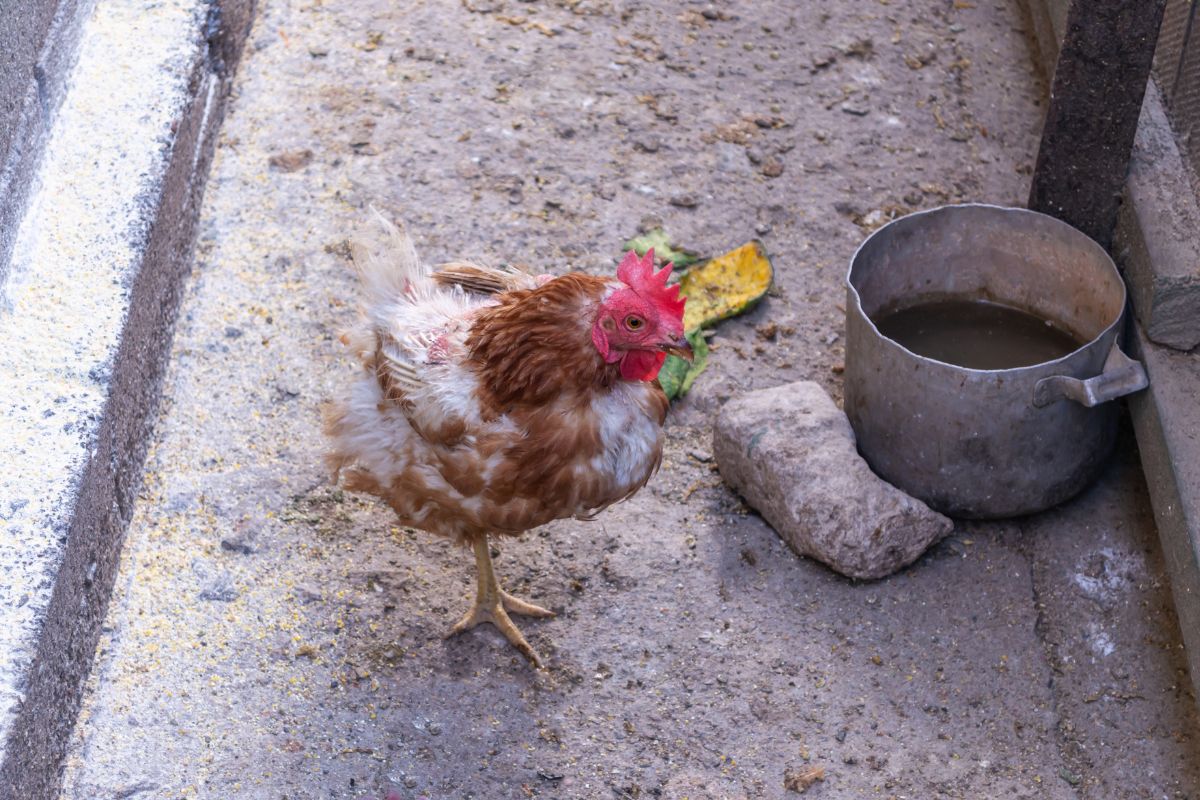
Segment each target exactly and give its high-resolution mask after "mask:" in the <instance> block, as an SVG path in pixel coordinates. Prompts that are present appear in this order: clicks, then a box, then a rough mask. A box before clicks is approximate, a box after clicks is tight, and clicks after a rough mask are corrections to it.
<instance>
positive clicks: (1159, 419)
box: [1026, 0, 1200, 696]
mask: <svg viewBox="0 0 1200 800" xmlns="http://www.w3.org/2000/svg"><path fill="white" fill-rule="evenodd" d="M1026 9H1027V11H1028V12H1029V16H1030V19H1031V21H1032V22H1033V28H1034V37H1035V40H1036V52H1037V53H1038V55H1039V57H1040V60H1041V66H1042V68H1043V69H1044V70H1045V71H1046V72H1052V71H1053V69H1054V59H1055V57H1056V54H1057V41H1058V38H1057V37H1058V34H1057V31H1061V29H1062V24H1063V19H1062V18H1063V17H1064V16H1065V14H1064V13H1063V12H1064V10H1065V5H1064V4H1060V3H1055V2H1049V3H1047V2H1043V1H1042V0H1026ZM1194 185H1195V184H1194V183H1193V182H1192V176H1191V175H1189V173H1188V169H1187V167H1186V166H1185V159H1184V158H1183V156H1182V154H1181V153H1180V151H1179V146H1178V144H1177V142H1176V139H1175V136H1174V134H1173V132H1172V131H1171V127H1170V123H1169V121H1168V119H1167V116H1166V113H1165V110H1164V109H1163V103H1162V97H1161V95H1160V93H1159V91H1158V89H1157V87H1156V86H1155V85H1154V83H1153V82H1151V85H1150V86H1149V87H1148V88H1147V92H1146V99H1145V101H1144V103H1143V105H1142V114H1141V118H1140V121H1139V125H1138V132H1137V138H1136V140H1135V142H1134V150H1133V157H1132V159H1131V161H1130V167H1129V177H1128V178H1127V180H1126V185H1125V196H1124V199H1123V202H1122V205H1121V210H1120V213H1119V216H1118V220H1117V231H1116V238H1115V241H1114V246H1113V250H1114V256H1115V260H1116V262H1117V266H1119V267H1120V268H1121V271H1122V272H1123V273H1124V274H1125V277H1126V279H1127V281H1128V282H1129V284H1130V298H1131V300H1132V302H1133V305H1134V309H1135V311H1136V312H1137V319H1136V321H1133V322H1131V324H1130V329H1131V330H1132V335H1131V336H1128V337H1127V340H1128V341H1129V344H1130V351H1131V354H1132V355H1133V356H1134V357H1136V358H1138V359H1140V360H1141V361H1142V363H1143V364H1144V365H1145V367H1146V372H1147V374H1148V375H1149V377H1150V388H1149V389H1147V390H1146V391H1144V392H1141V393H1139V394H1136V395H1133V396H1131V397H1130V400H1129V409H1130V412H1131V414H1132V416H1133V424H1134V430H1135V432H1136V434H1137V441H1138V450H1139V452H1140V456H1141V461H1142V470H1143V472H1144V473H1145V476H1146V484H1147V486H1148V488H1149V491H1150V499H1151V504H1152V506H1153V508H1154V517H1155V522H1156V525H1157V527H1158V535H1159V539H1160V540H1161V542H1162V548H1163V554H1164V556H1165V558H1166V563H1167V567H1168V571H1169V572H1170V575H1171V590H1172V593H1173V595H1174V598H1175V609H1176V612H1177V614H1178V616H1179V627H1180V630H1181V633H1182V635H1183V641H1184V647H1185V648H1186V650H1187V656H1188V667H1189V671H1190V672H1191V678H1192V684H1193V686H1194V687H1195V689H1196V693H1197V696H1200V436H1198V434H1197V432H1198V431H1200V405H1198V404H1197V401H1196V398H1198V397H1200V350H1192V351H1191V352H1183V350H1185V349H1187V348H1191V347H1195V346H1196V344H1197V342H1200V233H1198V232H1200V206H1198V204H1197V200H1196V196H1195V192H1194V189H1193V186H1194ZM1164 345H1172V346H1173V347H1171V346H1164Z"/></svg>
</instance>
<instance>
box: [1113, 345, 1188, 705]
mask: <svg viewBox="0 0 1200 800" xmlns="http://www.w3.org/2000/svg"><path fill="white" fill-rule="evenodd" d="M1133 339H1134V341H1133V343H1132V344H1133V352H1134V353H1135V354H1136V357H1137V358H1138V359H1139V360H1140V361H1141V362H1142V363H1143V364H1144V365H1145V367H1146V374H1147V375H1148V376H1149V377H1150V388H1149V389H1147V390H1146V391H1145V392H1143V393H1142V394H1141V395H1140V396H1138V397H1137V399H1136V400H1131V401H1130V411H1131V416H1132V418H1133V425H1134V430H1136V431H1137V437H1138V445H1139V453H1140V455H1141V459H1142V469H1143V470H1144V472H1145V474H1146V475H1147V483H1148V484H1149V490H1150V498H1151V500H1152V501H1153V506H1154V517H1155V522H1156V524H1157V527H1158V534H1159V539H1160V541H1161V542H1162V547H1163V554H1164V560H1165V561H1166V564H1167V571H1168V574H1169V575H1170V578H1171V589H1172V592H1173V593H1174V596H1175V607H1176V609H1177V611H1178V616H1179V620H1180V627H1181V629H1182V632H1183V640H1184V644H1185V645H1186V646H1187V653H1188V663H1189V664H1190V666H1191V676H1192V685H1193V687H1194V688H1196V689H1197V690H1198V691H1200V405H1198V404H1197V403H1196V397H1197V393H1200V353H1180V352H1178V351H1175V350H1173V349H1171V348H1169V347H1163V346H1161V345H1156V344H1154V343H1153V342H1150V341H1148V340H1147V338H1146V334H1145V332H1144V331H1142V329H1140V328H1137V329H1136V330H1135V335H1134V337H1133Z"/></svg>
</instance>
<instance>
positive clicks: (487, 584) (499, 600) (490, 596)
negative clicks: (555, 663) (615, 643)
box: [446, 536, 554, 669]
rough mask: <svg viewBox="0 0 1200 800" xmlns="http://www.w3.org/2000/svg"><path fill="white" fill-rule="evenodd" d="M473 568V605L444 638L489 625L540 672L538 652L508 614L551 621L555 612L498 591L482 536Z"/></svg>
mask: <svg viewBox="0 0 1200 800" xmlns="http://www.w3.org/2000/svg"><path fill="white" fill-rule="evenodd" d="M475 566H476V568H477V570H478V588H477V590H476V592H475V605H473V606H472V607H471V610H470V611H468V612H467V613H466V614H465V615H464V616H463V618H462V619H460V620H459V621H458V624H456V625H455V626H454V627H453V628H451V629H450V632H449V633H447V634H446V638H447V639H448V638H450V637H451V636H455V635H457V634H460V633H462V632H463V631H467V630H470V629H471V628H474V627H475V626H476V625H478V624H480V623H481V622H490V623H492V625H493V626H494V627H495V628H496V629H497V630H498V631H500V632H501V633H503V634H504V638H505V639H508V641H509V643H510V644H511V645H512V646H513V647H515V648H517V650H519V651H520V653H521V655H523V656H525V658H527V659H529V663H531V664H533V666H534V667H536V668H538V669H541V668H542V660H541V658H540V657H539V656H538V654H537V651H536V650H534V649H533V648H532V647H531V646H530V645H529V642H527V641H525V637H524V636H523V635H522V634H521V631H520V630H519V629H518V628H517V626H516V625H514V624H513V621H512V619H510V618H509V616H508V614H509V612H510V611H511V612H512V613H514V614H524V615H525V616H527V617H553V616H554V612H553V611H550V610H549V609H545V608H542V607H541V606H537V605H534V604H533V603H529V602H526V601H524V600H522V599H520V598H518V597H513V596H512V595H511V594H509V593H508V592H506V591H504V590H503V589H501V588H500V584H499V582H497V581H496V572H495V570H494V569H492V553H491V549H490V548H489V547H488V541H487V537H486V536H481V537H480V538H479V539H477V540H476V541H475Z"/></svg>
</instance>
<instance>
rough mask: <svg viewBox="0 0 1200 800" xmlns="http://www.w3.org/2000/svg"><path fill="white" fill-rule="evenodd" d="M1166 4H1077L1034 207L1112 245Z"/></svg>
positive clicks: (1037, 172)
mask: <svg viewBox="0 0 1200 800" xmlns="http://www.w3.org/2000/svg"><path fill="white" fill-rule="evenodd" d="M1165 6H1166V0H1071V7H1070V9H1069V11H1068V12H1067V25H1066V32H1065V34H1064V36H1063V42H1062V46H1061V48H1060V49H1059V53H1058V65H1057V66H1056V67H1055V69H1054V81H1053V83H1052V85H1051V88H1050V107H1049V108H1048V109H1047V111H1046V122H1045V126H1044V127H1043V128H1042V144H1041V147H1040V148H1039V149H1038V157H1037V166H1036V167H1035V169H1034V172H1033V185H1032V187H1031V188H1030V191H1029V207H1030V208H1031V209H1033V210H1035V211H1041V212H1043V213H1046V214H1050V215H1052V216H1055V217H1058V218H1059V219H1061V220H1063V221H1065V222H1068V223H1070V224H1071V225H1074V226H1075V227H1076V228H1078V229H1079V230H1081V231H1083V232H1084V233H1086V234H1087V235H1088V236H1090V237H1092V238H1093V239H1095V240H1096V241H1097V242H1099V243H1100V244H1101V245H1103V246H1104V247H1105V248H1107V247H1109V245H1111V244H1112V235H1113V227H1114V226H1115V224H1116V219H1117V206H1118V205H1119V203H1120V197H1121V189H1122V187H1123V185H1124V183H1125V173H1126V170H1127V169H1128V167H1129V156H1130V153H1131V152H1132V150H1133V136H1134V133H1135V132H1136V131H1137V124H1138V116H1139V114H1140V113H1141V109H1142V97H1143V95H1144V94H1145V92H1146V81H1147V79H1148V78H1149V75H1150V64H1151V61H1152V60H1153V58H1154V46H1155V44H1156V43H1157V41H1158V29H1159V26H1160V25H1161V24H1162V17H1163V8H1164V7H1165Z"/></svg>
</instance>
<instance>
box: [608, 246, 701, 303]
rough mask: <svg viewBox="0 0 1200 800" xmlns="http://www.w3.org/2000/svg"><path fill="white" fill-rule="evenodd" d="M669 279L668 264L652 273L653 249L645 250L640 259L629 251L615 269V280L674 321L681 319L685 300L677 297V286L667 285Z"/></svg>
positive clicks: (669, 270) (669, 266)
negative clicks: (669, 314) (658, 308)
mask: <svg viewBox="0 0 1200 800" xmlns="http://www.w3.org/2000/svg"><path fill="white" fill-rule="evenodd" d="M670 277H671V264H669V263H668V264H667V265H666V266H665V267H663V268H662V269H661V270H659V271H658V272H655V271H654V248H650V249H649V250H647V251H646V255H644V256H642V257H641V258H638V254H637V253H635V252H634V251H633V250H630V251H629V252H628V253H626V254H625V258H624V259H622V260H621V263H620V265H619V266H618V267H617V278H618V279H619V280H620V281H621V283H623V284H625V285H626V286H628V287H629V288H630V289H633V290H634V291H635V292H637V293H638V294H639V295H640V296H642V297H644V298H645V299H647V300H649V301H650V302H651V303H654V304H655V305H656V306H659V307H661V308H662V309H663V310H665V311H669V312H670V313H671V315H672V316H674V317H675V318H676V319H682V318H683V305H684V303H685V301H686V299H685V298H683V297H680V296H679V284H677V283H676V284H671V285H670V286H668V285H667V279H668V278H670Z"/></svg>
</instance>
